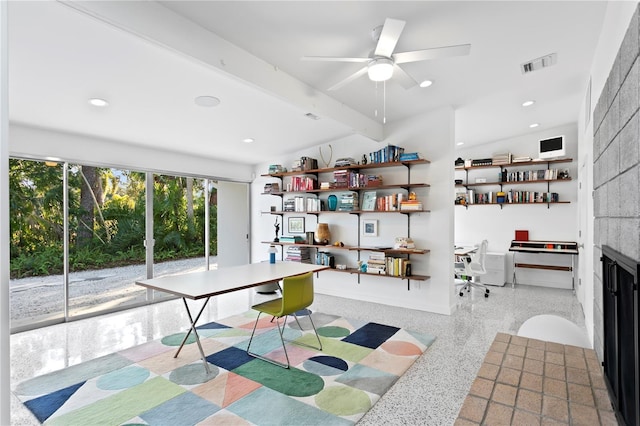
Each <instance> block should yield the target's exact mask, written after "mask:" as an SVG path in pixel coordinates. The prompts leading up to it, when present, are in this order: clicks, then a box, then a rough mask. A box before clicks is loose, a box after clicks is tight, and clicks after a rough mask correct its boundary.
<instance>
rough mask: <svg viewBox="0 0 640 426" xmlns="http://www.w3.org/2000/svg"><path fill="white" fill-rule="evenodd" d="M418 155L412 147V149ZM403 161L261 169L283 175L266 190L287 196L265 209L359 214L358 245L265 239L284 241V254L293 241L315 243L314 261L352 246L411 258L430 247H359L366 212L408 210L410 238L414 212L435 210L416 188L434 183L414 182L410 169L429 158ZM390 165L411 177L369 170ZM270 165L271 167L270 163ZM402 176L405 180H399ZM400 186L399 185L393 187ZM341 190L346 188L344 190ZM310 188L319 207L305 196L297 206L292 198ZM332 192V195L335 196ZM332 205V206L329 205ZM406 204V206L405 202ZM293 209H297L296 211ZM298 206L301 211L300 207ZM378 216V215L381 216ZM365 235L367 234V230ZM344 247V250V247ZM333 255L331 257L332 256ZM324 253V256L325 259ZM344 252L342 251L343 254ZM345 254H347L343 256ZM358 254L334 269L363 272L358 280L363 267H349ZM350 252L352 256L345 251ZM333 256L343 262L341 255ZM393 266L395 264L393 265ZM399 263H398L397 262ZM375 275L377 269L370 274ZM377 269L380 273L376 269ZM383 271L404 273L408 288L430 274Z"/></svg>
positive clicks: (406, 260)
mask: <svg viewBox="0 0 640 426" xmlns="http://www.w3.org/2000/svg"><path fill="white" fill-rule="evenodd" d="M411 155H413V153H412V154H411ZM408 158H413V159H407V160H404V161H388V162H375V163H368V164H347V165H343V166H339V167H326V168H314V169H306V170H296V171H285V170H284V169H282V167H275V168H273V170H271V171H272V172H271V173H268V174H264V175H262V176H263V177H268V178H274V179H278V182H277V183H273V182H272V183H270V184H267V185H265V190H264V192H263V194H264V195H274V196H278V197H280V198H281V200H282V207H281V208H280V207H276V206H272V207H271V210H270V211H263V212H262V214H271V215H279V216H285V215H289V214H291V213H295V214H308V215H315V216H318V217H319V216H320V215H327V214H329V215H334V214H350V215H355V216H358V227H357V229H358V233H357V242H356V244H355V245H353V246H334V245H316V244H306V243H304V242H299V241H291V242H289V241H280V242H276V243H274V242H270V241H265V242H263V243H264V244H273V245H276V246H281V247H282V251H283V255H284V252H287V251H288V250H289V249H290V248H291V247H292V246H294V249H295V248H308V249H310V250H312V251H313V249H315V252H316V256H315V257H314V256H313V254H312V255H311V256H310V257H311V259H312V261H316V262H317V261H322V262H324V261H329V260H327V258H328V257H333V256H332V255H330V253H331V252H333V251H335V252H336V253H338V251H339V250H347V251H351V252H354V251H355V252H357V253H358V255H357V261H358V262H361V259H360V257H361V256H360V252H366V251H369V252H372V253H375V252H379V253H380V255H381V256H382V257H383V258H389V259H391V258H393V257H395V258H397V260H395V261H394V262H396V264H397V263H403V264H404V263H406V264H410V260H409V258H410V257H411V255H424V254H426V253H429V252H430V251H429V250H427V249H408V248H407V249H403V248H399V249H392V248H391V247H387V248H384V249H381V248H372V247H360V237H361V235H360V229H361V227H362V226H363V225H362V223H363V222H364V221H366V220H368V219H361V218H360V216H361V215H384V214H388V213H395V214H401V215H404V216H407V223H406V228H407V238H408V234H409V232H410V222H411V219H410V217H411V216H412V215H413V214H414V213H416V214H417V213H429V212H430V210H428V209H426V208H425V205H424V204H423V203H422V201H421V200H419V199H418V197H417V195H416V193H415V192H414V190H419V189H423V188H429V187H430V185H429V184H427V183H424V182H413V181H412V180H411V169H412V167H413V166H416V165H425V164H429V163H430V162H429V161H428V160H426V159H423V158H421V156H419V155H418V154H416V155H415V157H411V156H409V157H408ZM390 167H400V168H406V177H405V178H404V179H403V176H402V175H403V173H393V174H390V175H391V177H392V178H393V179H394V182H393V183H386V182H384V181H383V180H384V176H383V174H382V173H381V174H377V173H366V171H367V170H372V169H387V168H390ZM270 169H271V167H270ZM398 181H400V183H396V182H398ZM394 190H395V191H394ZM325 193H329V194H332V195H333V194H336V195H337V203H336V200H335V198H336V197H332V195H330V196H329V199H326V197H323V196H322V195H323V194H325ZM338 193H343V195H342V196H341V195H340V194H338ZM305 194H309V196H310V198H313V199H314V200H316V201H318V203H319V205H320V206H319V207H320V208H319V209H318V210H315V209H313V210H312V211H303V209H305V208H306V202H303V203H302V204H304V206H303V207H300V205H301V204H300V203H298V204H296V205H298V207H294V208H293V209H292V208H291V199H293V198H300V197H302V198H304V195H305ZM345 194H353V197H352V198H353V201H352V203H351V204H350V205H346V204H345V202H343V201H344V200H343V198H345V197H346V195H345ZM332 198H333V200H331V199H332ZM329 206H332V209H333V210H330V209H329ZM403 207H404V208H403ZM292 210H293V211H292ZM295 210H298V211H295ZM376 221H377V220H376ZM363 235H365V234H363ZM343 253H344V251H343ZM321 254H322V256H320V255H321ZM327 256H328V257H327ZM320 257H322V259H321V260H319V259H320ZM338 257H340V256H338ZM343 257H344V256H343ZM354 257H355V256H351V258H350V259H349V260H347V261H344V262H342V263H341V264H340V266H342V267H343V268H344V269H337V268H336V269H331V270H333V271H337V272H348V273H352V274H353V273H355V274H357V275H358V282H360V275H364V274H365V273H363V272H361V271H359V270H358V269H357V268H346V263H348V262H353V261H354V259H353V258H354ZM346 258H349V256H346V257H345V260H346ZM331 262H334V263H339V262H338V261H337V260H336V259H333V260H331ZM390 267H391V265H390ZM394 268H396V267H394ZM366 275H374V274H366ZM376 275H378V274H376ZM379 276H383V277H389V278H400V279H404V280H407V288H408V289H410V281H411V280H414V281H423V280H426V279H429V277H428V276H427V275H412V274H411V272H409V274H406V273H404V272H402V271H398V270H397V269H394V270H393V273H392V274H387V273H384V274H379Z"/></svg>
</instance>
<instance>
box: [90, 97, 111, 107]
mask: <svg viewBox="0 0 640 426" xmlns="http://www.w3.org/2000/svg"><path fill="white" fill-rule="evenodd" d="M89 104H90V105H93V106H95V107H106V106H109V102H107V101H105V100H104V99H100V98H91V99H89Z"/></svg>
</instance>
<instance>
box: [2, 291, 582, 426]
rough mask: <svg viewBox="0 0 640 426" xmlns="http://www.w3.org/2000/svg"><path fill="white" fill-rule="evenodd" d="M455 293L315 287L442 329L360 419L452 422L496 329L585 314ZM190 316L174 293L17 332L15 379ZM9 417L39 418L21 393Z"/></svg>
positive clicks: (355, 308)
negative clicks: (410, 303)
mask: <svg viewBox="0 0 640 426" xmlns="http://www.w3.org/2000/svg"><path fill="white" fill-rule="evenodd" d="M264 298H265V296H262V295H258V294H255V292H253V291H252V290H247V291H242V292H236V293H231V294H227V295H224V296H221V297H219V298H214V299H212V300H211V301H210V303H209V305H208V306H207V308H206V309H205V312H204V313H203V315H202V317H201V320H200V322H207V321H214V320H216V319H219V318H224V317H227V316H231V315H234V314H237V313H240V312H243V311H246V310H247V309H249V307H250V306H251V304H253V303H256V302H259V301H262V300H264ZM456 300H457V304H458V308H457V310H456V312H455V314H453V315H451V316H447V315H439V314H432V313H427V312H420V311H414V310H409V309H402V308H396V307H389V306H382V305H378V304H375V303H367V302H362V301H354V300H349V299H342V298H338V297H332V296H325V295H321V294H317V295H316V299H315V302H314V305H313V306H312V308H313V309H314V310H316V311H318V312H325V313H330V314H336V315H341V316H345V317H350V318H354V319H361V320H375V321H377V322H380V323H383V324H389V325H394V326H398V327H403V328H407V329H413V330H416V331H424V332H429V333H431V334H434V335H436V336H437V340H436V341H435V343H434V344H433V345H432V346H431V348H430V349H429V350H428V351H427V353H426V354H425V355H424V356H422V357H421V358H419V359H418V360H417V361H416V363H415V364H414V365H413V366H412V367H411V368H410V369H409V371H408V372H407V373H406V374H405V375H404V376H402V377H401V378H400V379H399V380H398V382H397V383H396V384H394V386H393V387H392V388H391V389H390V390H389V391H388V392H387V393H386V394H385V395H384V396H383V397H382V398H381V399H380V401H378V403H377V404H376V405H375V406H374V407H373V408H372V409H371V410H370V411H369V412H368V413H367V414H365V416H364V417H363V418H362V419H361V421H360V422H359V424H360V425H380V424H393V425H452V424H454V422H455V421H456V418H457V417H458V412H459V411H460V408H461V407H462V404H463V402H464V400H465V397H466V396H467V394H468V393H469V390H470V388H471V385H472V383H473V381H474V379H475V378H476V374H477V373H478V370H479V368H480V366H481V365H482V363H483V360H484V358H485V355H486V354H487V352H488V351H489V349H490V347H491V344H492V342H493V341H494V338H495V337H496V334H497V333H507V334H514V335H515V334H516V333H517V331H518V329H519V327H520V325H522V323H523V322H524V321H525V320H527V319H529V318H530V317H532V316H535V315H541V314H553V315H558V316H560V317H563V318H566V319H568V320H570V321H572V322H574V323H576V324H577V325H579V326H580V327H581V328H582V329H584V315H583V313H582V309H581V306H580V304H579V303H578V301H577V299H576V298H575V296H574V295H573V292H572V291H571V290H561V289H550V288H543V287H533V286H526V285H519V286H517V287H516V288H515V289H512V288H511V287H510V286H506V287H491V296H490V297H489V298H485V297H484V296H483V294H482V293H480V292H475V291H472V292H471V293H468V294H465V296H463V297H458V296H456ZM199 303H200V302H195V305H198V304H199ZM185 324H188V320H187V318H186V313H185V310H184V308H183V306H182V301H181V300H172V301H168V302H163V303H159V304H155V305H151V306H146V307H142V308H135V309H131V310H128V311H124V312H118V313H113V314H109V315H103V316H99V317H95V318H91V319H85V320H80V321H75V322H70V323H67V324H59V325H54V326H50V327H45V328H41V329H38V330H32V331H27V332H23V333H18V334H14V335H12V336H11V379H12V382H13V383H16V382H19V381H22V380H24V379H27V378H30V377H34V376H38V375H41V374H44V373H47V372H49V371H54V370H58V369H61V368H65V367H67V366H70V365H74V364H77V363H80V362H83V361H86V360H88V359H93V358H96V357H99V356H102V355H106V354H109V353H112V352H114V351H116V350H120V349H124V348H127V347H131V346H135V345H139V344H141V343H144V342H147V341H149V340H153V339H157V338H160V337H162V336H165V335H168V334H171V333H175V332H177V331H181V330H183V329H184V327H185ZM11 424H12V425H32V424H38V422H37V421H36V420H35V418H34V417H33V416H31V414H30V413H29V412H28V410H26V409H25V408H24V407H23V406H22V404H21V403H20V402H19V401H18V400H17V398H15V397H12V401H11Z"/></svg>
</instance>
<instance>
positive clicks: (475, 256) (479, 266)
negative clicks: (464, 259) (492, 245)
mask: <svg viewBox="0 0 640 426" xmlns="http://www.w3.org/2000/svg"><path fill="white" fill-rule="evenodd" d="M488 245H489V243H488V242H487V240H482V242H481V243H480V247H478V250H477V251H476V252H475V253H472V254H471V262H470V263H469V264H468V265H467V267H468V268H469V270H470V271H471V274H469V275H472V276H476V275H483V274H486V273H487V270H486V269H485V266H484V260H485V258H486V257H487V246H488Z"/></svg>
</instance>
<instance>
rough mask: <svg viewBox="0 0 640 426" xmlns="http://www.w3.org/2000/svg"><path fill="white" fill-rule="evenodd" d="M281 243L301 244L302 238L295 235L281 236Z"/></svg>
mask: <svg viewBox="0 0 640 426" xmlns="http://www.w3.org/2000/svg"><path fill="white" fill-rule="evenodd" d="M280 242H281V243H303V242H304V238H302V237H299V236H297V235H283V236H281V237H280Z"/></svg>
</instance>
